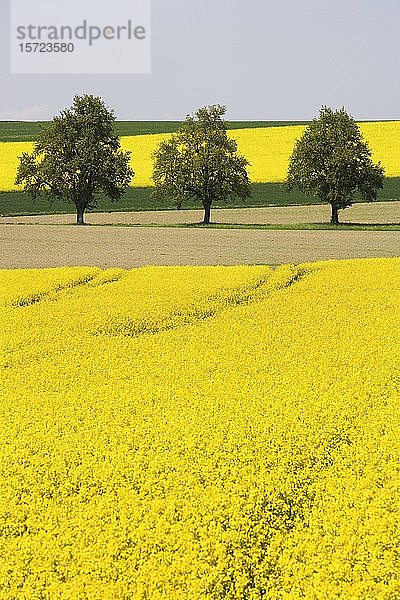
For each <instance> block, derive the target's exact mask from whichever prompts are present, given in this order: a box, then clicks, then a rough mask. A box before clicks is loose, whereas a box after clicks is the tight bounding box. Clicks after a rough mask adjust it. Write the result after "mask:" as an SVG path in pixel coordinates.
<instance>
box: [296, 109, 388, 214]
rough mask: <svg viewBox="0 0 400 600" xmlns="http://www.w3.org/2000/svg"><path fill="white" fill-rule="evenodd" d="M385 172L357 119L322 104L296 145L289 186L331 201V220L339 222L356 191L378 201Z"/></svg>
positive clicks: (324, 200) (370, 200)
mask: <svg viewBox="0 0 400 600" xmlns="http://www.w3.org/2000/svg"><path fill="white" fill-rule="evenodd" d="M383 173H384V169H383V167H382V166H381V164H380V162H378V163H377V164H374V163H373V162H372V159H371V151H370V149H369V147H368V145H367V143H366V142H365V141H364V140H363V138H362V134H361V132H360V129H359V127H358V125H357V124H356V122H355V121H354V119H353V118H352V117H351V116H349V115H348V114H347V112H346V111H345V109H344V108H342V109H340V110H337V111H336V112H334V111H332V109H331V108H328V107H326V106H323V107H322V108H321V110H320V114H319V118H318V119H314V120H313V121H312V122H311V123H310V125H309V126H308V127H307V128H306V130H305V132H304V134H303V136H302V137H301V138H300V139H299V140H297V142H296V144H295V146H294V150H293V153H292V155H291V157H290V162H289V169H288V175H287V185H288V187H289V190H291V189H292V188H293V187H297V188H298V189H299V190H301V191H302V192H304V193H305V194H312V195H313V196H316V197H318V198H320V199H321V200H322V202H327V203H329V204H330V205H331V207H332V214H331V223H332V224H334V225H338V224H339V213H338V211H339V210H340V209H344V208H347V207H349V206H351V204H352V203H353V197H354V194H355V193H356V192H357V191H358V192H359V193H360V194H361V197H362V198H363V199H364V200H366V201H368V202H372V201H373V200H376V198H377V190H378V189H379V188H382V187H383V180H384V177H383Z"/></svg>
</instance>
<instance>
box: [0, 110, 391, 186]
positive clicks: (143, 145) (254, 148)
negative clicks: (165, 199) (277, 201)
mask: <svg viewBox="0 0 400 600" xmlns="http://www.w3.org/2000/svg"><path fill="white" fill-rule="evenodd" d="M359 126H360V129H361V131H362V133H363V135H364V138H365V139H366V140H367V141H368V143H369V146H370V148H371V150H372V153H373V159H374V160H375V161H378V160H380V161H381V162H382V164H383V166H384V167H385V176H386V177H400V121H386V122H378V121H377V122H371V123H360V124H359ZM304 128H305V127H304V126H303V125H290V126H285V127H260V128H249V129H236V130H232V131H230V132H229V135H230V136H232V137H233V138H234V139H236V141H237V142H238V150H239V152H240V153H241V154H243V155H244V156H246V158H247V159H248V161H249V162H250V166H249V168H248V172H249V176H250V180H251V181H252V182H253V183H262V182H282V181H284V180H285V178H286V174H287V168H288V163H289V157H290V155H291V153H292V150H293V147H294V144H295V141H296V140H297V139H298V138H300V137H301V135H302V133H303V131H304ZM169 136H170V134H166V133H161V134H149V135H135V136H123V137H121V146H122V148H123V150H130V151H131V152H132V160H131V166H132V168H133V170H134V171H135V173H136V174H135V177H134V178H133V180H132V185H133V186H134V187H147V186H151V185H153V182H152V178H151V177H152V171H153V161H152V158H151V154H152V152H153V151H154V150H156V149H157V148H158V146H159V144H160V142H161V141H163V140H165V139H168V137H169ZM32 148H33V144H32V143H31V142H0V165H1V167H2V169H1V173H0V191H8V190H12V189H17V187H16V186H15V185H14V181H15V174H16V170H17V166H18V156H20V155H21V153H22V152H31V151H32Z"/></svg>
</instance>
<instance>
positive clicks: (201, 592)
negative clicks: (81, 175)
mask: <svg viewBox="0 0 400 600" xmlns="http://www.w3.org/2000/svg"><path fill="white" fill-rule="evenodd" d="M0 306H1V312H0V331H1V338H2V345H1V355H0V359H1V362H0V365H1V382H0V383H1V389H0V394H1V399H2V401H1V404H0V410H1V419H0V455H1V456H0V598H1V600H3V599H4V600H17V599H18V600H19V599H22V598H23V599H24V600H30V599H32V600H37V599H39V598H40V599H46V600H56V599H57V600H128V599H133V600H145V599H146V600H166V599H168V600H195V599H196V600H203V599H204V600H205V599H211V600H223V599H224V600H239V599H240V600H261V599H262V598H268V600H278V599H279V600H298V599H299V598H305V599H306V600H326V599H329V600H331V599H335V598H336V599H340V600H358V599H359V600H364V599H366V598H368V599H372V598H373V599H374V600H383V599H388V600H389V599H395V598H399V597H400V581H399V577H398V573H399V563H400V519H399V510H400V476H399V459H400V317H399V315H400V258H393V259H361V260H349V261H338V262H334V261H331V262H319V263H314V264H313V263H310V264H303V265H299V266H291V265H286V266H282V267H279V268H278V269H276V270H272V269H270V268H269V267H266V266H250V267H249V266H235V267H155V266H152V267H144V268H139V269H133V270H130V271H124V270H122V269H110V270H105V271H102V270H101V269H98V268H95V267H87V268H81V267H79V268H66V267H64V268H61V269H47V270H3V271H0Z"/></svg>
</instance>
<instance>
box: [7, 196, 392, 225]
mask: <svg viewBox="0 0 400 600" xmlns="http://www.w3.org/2000/svg"><path fill="white" fill-rule="evenodd" d="M203 215H204V213H203V211H202V210H162V211H140V212H112V213H88V214H87V215H86V217H85V220H86V222H87V223H88V224H92V225H105V224H110V225H112V224H120V223H121V224H142V225H149V224H174V223H199V222H201V221H202V220H203ZM339 218H340V220H341V222H342V223H365V224H371V223H380V224H384V223H399V224H400V201H393V202H373V203H362V204H361V203H360V204H354V205H353V206H352V207H350V208H346V210H343V211H340V213H339ZM329 219H330V206H328V205H311V206H285V207H267V208H233V209H229V208H227V209H211V220H212V222H213V223H243V224H260V225H264V224H266V225H267V224H272V225H276V224H281V223H282V224H289V223H328V222H329ZM75 220H76V217H75V214H73V213H71V214H66V215H36V216H28V217H0V224H16V223H20V224H22V223H27V224H28V223H29V224H32V223H34V224H69V223H71V224H72V223H75Z"/></svg>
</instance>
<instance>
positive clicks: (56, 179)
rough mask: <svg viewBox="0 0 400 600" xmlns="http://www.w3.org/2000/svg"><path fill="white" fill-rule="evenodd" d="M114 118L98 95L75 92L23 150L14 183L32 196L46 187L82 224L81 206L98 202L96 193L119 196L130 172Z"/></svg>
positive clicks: (94, 206) (115, 197) (114, 197)
mask: <svg viewBox="0 0 400 600" xmlns="http://www.w3.org/2000/svg"><path fill="white" fill-rule="evenodd" d="M114 121H115V117H114V114H113V111H111V110H109V109H108V108H107V107H106V105H105V104H104V102H103V101H102V100H101V98H99V97H96V96H91V95H84V96H75V98H74V101H73V105H72V107H71V108H69V109H66V110H63V111H61V113H60V115H59V116H57V117H54V119H53V120H52V121H51V123H50V125H49V126H47V127H46V128H43V129H42V131H41V133H40V135H39V139H38V141H37V142H36V143H35V146H34V150H33V152H32V154H29V153H27V152H24V153H23V154H22V156H21V157H20V163H19V166H18V170H17V177H16V183H17V184H23V185H24V189H25V191H26V192H27V193H28V194H30V195H31V197H32V198H33V199H35V198H36V197H37V196H38V195H39V194H40V193H41V192H43V191H47V192H48V194H49V197H50V200H54V199H55V198H59V199H62V200H65V201H66V202H68V203H70V204H74V205H75V207H76V212H77V224H79V225H82V224H84V212H85V210H87V209H89V210H91V209H93V208H96V206H97V198H98V194H99V193H104V194H105V195H106V196H108V197H109V198H110V199H111V200H112V201H115V200H118V199H119V198H120V197H121V196H122V195H123V193H124V191H125V189H126V187H127V186H128V185H129V183H130V181H131V179H132V177H133V176H134V172H133V171H132V169H131V168H130V166H129V161H130V154H131V153H130V152H123V151H121V149H120V143H119V139H118V136H117V135H115V133H114Z"/></svg>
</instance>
